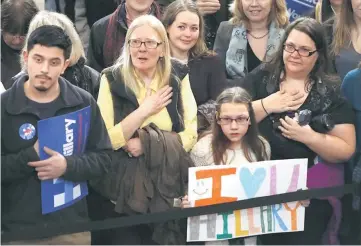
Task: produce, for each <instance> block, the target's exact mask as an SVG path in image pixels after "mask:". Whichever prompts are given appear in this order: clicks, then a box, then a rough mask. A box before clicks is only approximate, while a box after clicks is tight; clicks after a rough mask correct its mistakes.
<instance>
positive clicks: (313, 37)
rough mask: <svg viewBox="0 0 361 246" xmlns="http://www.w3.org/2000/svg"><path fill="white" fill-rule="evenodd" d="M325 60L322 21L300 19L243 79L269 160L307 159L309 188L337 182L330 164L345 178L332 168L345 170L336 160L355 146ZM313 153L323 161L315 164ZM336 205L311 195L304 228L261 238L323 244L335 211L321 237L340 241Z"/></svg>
mask: <svg viewBox="0 0 361 246" xmlns="http://www.w3.org/2000/svg"><path fill="white" fill-rule="evenodd" d="M328 59H329V58H328V45H327V41H326V38H325V31H324V29H323V27H322V25H321V24H320V23H319V22H317V21H316V20H314V19H311V18H300V19H297V20H296V21H295V22H293V23H292V24H291V25H290V26H289V27H288V28H287V29H286V32H285V35H284V37H283V39H282V41H281V46H280V48H279V49H278V51H277V52H276V54H275V56H274V58H273V60H272V61H271V62H270V63H266V64H264V65H262V66H261V67H259V68H258V69H257V70H256V71H254V72H252V73H251V74H249V75H248V76H247V77H246V78H245V81H246V82H247V85H246V86H247V88H248V89H249V90H250V92H251V94H252V96H253V100H254V101H253V103H252V105H253V108H254V111H255V116H256V119H257V122H259V128H260V132H261V134H262V136H264V137H265V138H266V139H267V140H268V141H269V143H270V145H271V150H272V155H271V159H273V160H280V159H294V158H307V159H308V166H309V170H308V180H307V185H308V187H309V188H312V187H311V186H314V185H321V186H323V187H324V186H332V185H335V184H333V183H332V182H336V180H334V179H331V178H330V176H329V175H330V172H331V171H330V170H329V169H330V168H331V169H332V170H333V171H334V172H335V173H336V175H337V176H338V177H340V180H343V174H342V171H338V170H334V169H337V168H340V169H343V165H337V164H336V163H343V162H345V161H347V160H348V159H349V158H350V157H351V156H352V155H353V153H354V151H355V127H354V114H353V112H352V109H351V108H350V107H349V105H348V104H347V102H346V101H345V100H344V99H343V98H342V96H341V95H340V92H339V85H338V84H339V83H337V82H338V78H337V77H333V76H332V75H330V74H327V71H328V63H327V62H326V61H327V60H328ZM316 157H320V160H321V161H319V162H318V164H317V165H314V163H315V159H316ZM325 163H326V164H325ZM328 163H334V164H328ZM320 169H322V170H321V171H320ZM323 169H325V170H326V171H324V170H323ZM316 181H319V182H322V184H315V182H316ZM339 182H343V181H339ZM330 204H332V205H330ZM340 207H341V205H340V202H339V201H338V200H337V199H336V200H335V199H332V201H331V200H329V201H328V200H316V199H312V200H311V204H310V207H309V208H307V209H306V217H305V230H304V231H303V232H295V233H285V234H275V235H271V236H265V240H264V241H265V243H270V244H290V245H292V244H315V245H317V244H321V240H322V236H323V234H324V232H325V231H326V228H328V223H329V221H330V218H331V216H334V217H332V218H334V219H335V221H332V226H333V228H332V230H330V231H327V234H325V235H327V237H325V238H323V239H325V240H326V242H327V243H338V242H337V229H338V226H339V224H340V221H339V218H340V217H339V215H340V213H341V211H340V209H341V208H340ZM333 212H334V214H333Z"/></svg>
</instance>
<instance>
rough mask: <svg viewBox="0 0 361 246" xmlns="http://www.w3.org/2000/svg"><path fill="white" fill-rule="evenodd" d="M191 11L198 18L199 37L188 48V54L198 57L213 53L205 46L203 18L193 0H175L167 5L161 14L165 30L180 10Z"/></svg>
mask: <svg viewBox="0 0 361 246" xmlns="http://www.w3.org/2000/svg"><path fill="white" fill-rule="evenodd" d="M185 11H188V12H191V13H193V14H196V15H197V16H198V18H199V37H198V40H197V43H196V44H195V45H194V46H193V47H192V48H191V49H190V50H189V54H190V55H191V56H192V57H199V56H203V55H211V54H213V53H212V52H211V51H209V49H208V48H207V46H206V43H205V41H204V19H203V16H202V15H201V13H200V12H199V9H198V8H197V5H196V4H195V3H194V2H193V1H189V0H176V1H174V2H172V3H171V4H169V5H168V7H167V8H166V10H165V12H164V14H163V25H164V27H165V29H166V30H167V29H168V28H169V27H170V26H171V25H172V24H173V23H174V21H175V19H176V18H177V15H178V14H179V13H181V12H185Z"/></svg>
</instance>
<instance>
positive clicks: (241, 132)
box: [182, 87, 271, 245]
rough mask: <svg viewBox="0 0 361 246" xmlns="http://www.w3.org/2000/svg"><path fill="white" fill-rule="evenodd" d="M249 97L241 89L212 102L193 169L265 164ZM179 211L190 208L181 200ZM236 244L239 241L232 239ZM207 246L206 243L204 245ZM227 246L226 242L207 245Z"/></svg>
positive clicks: (263, 145)
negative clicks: (212, 116)
mask: <svg viewBox="0 0 361 246" xmlns="http://www.w3.org/2000/svg"><path fill="white" fill-rule="evenodd" d="M251 102H252V98H251V96H250V95H249V94H248V93H247V92H246V91H245V90H244V89H242V88H240V87H234V88H229V89H226V90H225V91H223V92H222V93H221V94H220V95H219V96H218V98H217V100H216V116H215V121H214V124H213V130H212V133H210V134H208V135H206V136H204V137H203V138H201V139H200V140H199V141H198V142H197V144H196V145H195V146H194V148H193V150H192V151H191V158H192V160H193V161H194V163H195V166H209V165H239V164H241V163H242V164H243V163H250V162H257V161H265V160H269V158H270V152H271V151H270V146H269V144H268V142H267V141H266V140H265V139H264V138H263V137H261V136H260V135H259V133H258V129H257V123H256V119H255V116H254V112H253V108H252V105H251ZM182 207H183V208H185V207H190V201H188V197H187V196H185V197H184V198H183V199H182ZM232 240H237V242H232V243H236V244H239V242H242V241H243V239H242V238H240V239H232ZM256 241H257V240H256V237H249V238H246V239H245V244H247V245H249V244H256ZM206 244H207V242H206ZM210 244H212V245H214V244H222V245H224V244H228V240H225V241H217V242H210Z"/></svg>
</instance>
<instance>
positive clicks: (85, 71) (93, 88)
mask: <svg viewBox="0 0 361 246" xmlns="http://www.w3.org/2000/svg"><path fill="white" fill-rule="evenodd" d="M45 25H53V26H58V27H60V28H62V29H63V30H64V31H65V33H66V34H67V35H68V36H69V38H70V40H71V42H72V50H71V54H70V58H69V60H70V64H69V67H68V68H67V69H66V70H65V72H64V74H63V75H62V77H64V78H65V79H66V80H68V81H69V82H70V83H72V84H73V85H75V86H78V87H80V88H82V89H84V90H86V91H88V92H89V93H90V94H91V95H92V96H93V97H94V98H96V97H97V94H98V90H99V80H100V74H99V73H98V72H97V71H95V70H94V69H92V68H90V67H88V66H86V65H85V53H84V48H83V45H82V42H81V40H80V37H79V35H78V33H77V31H76V30H75V28H74V24H73V22H72V21H71V20H70V19H69V18H68V17H67V16H66V15H64V14H60V13H56V12H49V11H46V10H43V11H40V12H39V13H38V14H37V15H35V17H34V18H33V19H32V21H31V23H30V26H29V31H28V36H29V35H30V34H31V33H32V32H33V31H34V30H35V29H36V28H38V27H41V26H45ZM26 49H27V45H26V43H25V46H24V48H23V50H26ZM21 63H22V67H23V70H24V62H23V61H22V62H21Z"/></svg>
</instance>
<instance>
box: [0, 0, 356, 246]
mask: <svg viewBox="0 0 361 246" xmlns="http://www.w3.org/2000/svg"><path fill="white" fill-rule="evenodd" d="M45 6H46V10H41V11H40V10H39V9H38V8H37V6H36V4H35V3H34V1H33V0H2V1H1V86H2V88H0V90H1V171H2V172H1V191H2V192H1V196H2V200H1V213H2V220H1V225H2V231H3V232H4V233H6V232H19V233H21V231H22V230H26V229H29V228H33V227H40V228H41V227H43V228H44V230H46V228H47V227H51V226H56V225H62V226H65V225H66V224H72V223H76V222H84V221H89V220H93V221H97V220H104V219H107V218H118V217H125V216H132V215H134V214H139V213H141V214H145V213H154V212H162V211H168V210H171V209H175V208H174V199H179V200H180V201H181V202H180V206H179V208H178V209H182V208H187V207H189V206H190V204H191V201H189V199H188V196H187V184H188V168H190V167H194V166H209V165H240V164H242V163H251V162H259V161H265V160H284V159H299V158H306V159H307V160H308V172H307V173H308V176H309V178H308V180H307V184H310V185H308V188H310V189H311V188H321V187H313V186H312V185H311V184H314V183H315V182H313V181H314V180H313V179H317V180H324V183H326V184H327V186H333V185H334V186H336V185H342V184H344V183H351V182H354V183H358V184H361V99H360V95H361V0H319V2H318V3H317V5H316V7H315V9H314V11H313V12H312V13H305V16H304V17H300V18H298V19H296V20H295V21H293V22H290V21H289V16H288V13H287V3H286V0H234V1H229V0H222V1H220V0H194V1H193V0H162V1H160V0H142V1H139V0H106V1H105V0H91V1H86V0H76V1H72V0H70V1H68V0H45ZM88 106H89V107H90V109H91V111H90V112H91V113H90V124H89V134H88V139H87V141H86V144H85V151H84V153H82V154H76V155H72V156H64V155H63V154H62V153H59V152H57V151H55V150H52V149H50V148H46V147H45V148H44V151H45V152H46V153H47V154H48V155H49V156H50V157H49V158H48V159H44V160H40V154H39V153H40V150H39V142H38V135H37V134H38V129H37V124H38V122H39V121H40V120H44V119H48V118H51V117H54V116H60V115H64V114H67V113H71V112H75V111H77V110H79V109H82V108H85V107H88ZM304 114H307V116H308V117H305V116H304ZM327 166H334V167H337V170H338V172H337V174H336V175H338V176H340V177H342V178H341V179H340V180H343V181H342V182H341V183H336V181H335V176H334V175H335V174H334V173H332V174H331V173H329V172H328V171H327V170H328V169H327V168H326V167H327ZM323 168H324V169H323ZM58 178H63V179H65V180H69V181H72V182H81V181H86V182H87V183H88V184H89V194H88V196H87V197H86V198H84V199H81V200H80V201H78V202H76V203H74V204H73V205H71V206H68V207H66V208H63V209H61V210H58V211H56V212H53V213H49V214H45V215H44V214H42V210H41V206H42V204H41V196H42V194H41V182H42V181H44V180H51V179H58ZM360 195H361V194H360ZM180 197H181V198H180ZM301 204H302V205H303V206H304V207H306V208H305V211H306V212H305V223H304V230H303V231H300V232H293V233H275V234H268V235H260V236H257V237H249V238H246V239H244V238H238V239H232V240H223V241H219V242H217V243H219V244H222V245H228V244H252V245H254V244H265V245H277V244H278V245H293V244H294V245H321V244H332V245H336V244H360V243H361V236H360V235H361V212H360V210H361V204H360V197H359V196H357V194H354V195H346V196H344V197H332V198H329V199H311V200H310V201H301ZM333 216H335V217H337V218H341V217H342V219H339V220H336V221H332V222H331V217H333ZM185 227H186V223H185V221H184V220H179V221H168V222H165V223H158V224H145V225H137V226H131V227H121V228H113V229H107V230H100V231H91V232H82V233H75V234H67V235H59V236H54V237H50V238H42V239H37V240H25V241H22V240H17V241H12V242H4V244H82V245H89V244H92V245H129V244H130V245H142V244H147V245H151V244H165V245H166V244H186V228H185ZM213 243H215V242H204V243H203V244H213Z"/></svg>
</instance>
